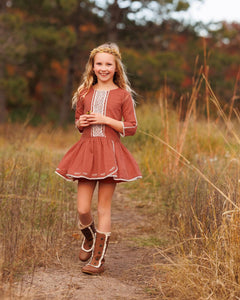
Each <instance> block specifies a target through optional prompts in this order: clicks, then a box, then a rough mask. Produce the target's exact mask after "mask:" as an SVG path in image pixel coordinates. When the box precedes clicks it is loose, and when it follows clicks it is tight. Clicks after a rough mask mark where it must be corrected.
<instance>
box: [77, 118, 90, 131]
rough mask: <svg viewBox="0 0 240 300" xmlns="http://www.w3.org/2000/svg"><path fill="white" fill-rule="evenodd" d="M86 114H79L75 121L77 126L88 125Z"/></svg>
mask: <svg viewBox="0 0 240 300" xmlns="http://www.w3.org/2000/svg"><path fill="white" fill-rule="evenodd" d="M89 125H90V124H89V122H88V115H81V116H80V118H79V119H78V121H77V122H76V126H77V127H78V128H79V127H87V126H89Z"/></svg>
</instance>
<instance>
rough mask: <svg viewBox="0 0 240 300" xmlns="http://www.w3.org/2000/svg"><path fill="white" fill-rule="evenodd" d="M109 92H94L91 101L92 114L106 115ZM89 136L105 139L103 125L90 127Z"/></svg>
mask: <svg viewBox="0 0 240 300" xmlns="http://www.w3.org/2000/svg"><path fill="white" fill-rule="evenodd" d="M108 95H109V91H100V90H95V91H94V94H93V99H92V105H91V110H92V112H94V113H98V114H101V115H104V116H105V115H106V108H107V100H108ZM91 135H92V136H93V137H97V136H100V137H105V125H92V129H91Z"/></svg>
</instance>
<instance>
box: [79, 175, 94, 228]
mask: <svg viewBox="0 0 240 300" xmlns="http://www.w3.org/2000/svg"><path fill="white" fill-rule="evenodd" d="M95 186H96V181H95V180H84V181H79V182H78V193H77V210H78V214H79V220H80V222H81V224H82V225H89V224H90V223H91V222H92V214H91V204H92V196H93V192H94V189H95Z"/></svg>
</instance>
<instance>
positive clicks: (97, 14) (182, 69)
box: [0, 0, 240, 125]
mask: <svg viewBox="0 0 240 300" xmlns="http://www.w3.org/2000/svg"><path fill="white" fill-rule="evenodd" d="M193 1H200V0H192V1H190V0H184V1H180V0H179V1H178V0H161V1H160V0H159V1H152V0H144V1H143V0H141V1H134V0H129V1H125V0H112V1H109V0H105V2H104V1H103V0H102V1H97V0H96V1H93V0H82V1H80V0H34V1H30V0H28V1H26V0H11V1H10V0H0V121H1V122H5V121H7V120H13V121H21V120H24V119H25V118H26V117H30V118H31V119H32V122H35V123H38V122H41V121H47V122H49V121H50V122H51V121H52V122H54V123H59V124H61V125H64V124H65V123H67V122H68V121H69V120H71V118H72V113H71V110H70V107H71V103H70V102H71V97H72V93H73V91H74V90H75V89H76V88H77V86H78V84H79V82H80V78H81V75H82V72H83V70H84V66H85V63H86V61H87V58H88V55H89V52H90V51H91V50H92V48H94V47H96V46H97V45H99V44H101V43H104V42H106V41H114V42H117V43H118V44H119V46H120V49H121V52H122V56H123V62H124V63H125V65H126V66H127V73H128V76H129V79H130V81H131V83H132V86H133V88H134V89H135V90H136V91H137V93H138V95H140V96H141V98H140V99H141V101H144V100H149V99H151V101H154V99H156V98H157V95H158V93H159V91H160V90H161V89H162V88H163V87H164V86H166V85H167V86H168V87H169V88H170V89H171V90H172V91H173V93H174V101H175V102H177V101H178V99H179V98H180V96H181V95H183V94H184V93H189V90H190V89H191V87H192V84H193V77H194V73H195V72H196V70H195V69H196V68H200V66H201V65H204V64H205V67H206V64H207V66H208V78H209V80H210V82H211V85H212V87H213V89H214V91H215V92H216V94H217V95H219V96H220V98H221V101H223V102H224V103H225V104H226V105H227V104H228V103H229V102H231V101H232V97H233V94H234V95H235V97H237V90H236V89H237V88H236V87H237V83H236V80H237V79H238V74H239V63H240V57H239V55H238V42H239V37H240V25H239V24H227V23H222V24H221V26H219V28H218V29H217V30H216V29H214V30H211V26H209V27H208V26H206V25H203V24H200V23H199V24H194V25H189V24H184V23H183V22H181V21H179V19H176V17H175V18H173V17H172V15H173V14H172V13H173V12H174V13H175V14H174V16H176V12H179V13H180V12H181V11H182V10H186V9H188V8H189V6H190V5H191V3H192V2H193ZM200 28H201V29H203V28H204V29H205V30H206V31H207V32H208V34H207V37H206V38H205V39H204V41H203V38H201V37H199V29H200ZM204 45H206V46H205V47H204ZM234 86H235V90H234ZM141 101H140V102H141ZM236 105H237V104H236Z"/></svg>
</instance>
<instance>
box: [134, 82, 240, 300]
mask: <svg viewBox="0 0 240 300" xmlns="http://www.w3.org/2000/svg"><path fill="white" fill-rule="evenodd" d="M204 79H205V80H206V77H204ZM199 84H201V82H200V81H198V82H196V84H195V87H194V89H193V95H192V96H190V99H189V100H190V101H189V106H188V109H187V112H186V114H185V118H183V119H181V120H180V119H179V117H178V116H179V113H178V112H176V111H173V110H171V109H169V105H166V104H164V103H163V101H162V99H160V105H159V106H160V107H159V108H158V107H157V106H156V107H154V109H152V112H151V122H148V118H149V114H148V113H142V114H141V112H140V113H139V114H138V115H139V120H140V121H139V123H140V130H139V131H140V135H144V136H145V139H146V140H145V141H144V143H143V146H142V150H141V154H140V155H139V156H140V161H141V163H142V169H143V170H144V175H145V179H144V181H143V183H142V188H143V190H144V193H142V195H143V196H144V197H145V199H144V200H142V201H143V202H144V203H145V204H146V206H148V207H149V211H150V212H151V213H152V214H154V213H155V218H152V222H153V223H155V224H154V225H155V226H154V227H155V228H162V227H163V226H165V225H166V224H167V225H168V226H169V232H168V234H169V236H171V239H170V240H169V245H170V246H169V247H168V248H166V247H162V246H161V247H157V252H156V256H159V255H160V256H162V257H163V258H164V259H165V260H164V261H165V262H164V263H163V264H158V263H156V264H155V269H156V274H155V278H154V283H155V286H156V287H157V288H158V289H159V293H160V295H161V296H160V298H159V299H216V300H217V299H218V300H219V299H240V282H239V280H240V279H239V271H240V264H239V263H240V250H239V249H240V248H239V241H240V231H239V229H240V227H239V224H240V222H239V221H240V201H239V200H240V199H239V184H240V176H239V175H240V173H239V171H240V168H239V167H240V160H239V150H240V147H239V146H240V142H239V137H240V136H239V128H240V126H239V125H240V124H239V119H238V118H235V120H234V121H231V120H230V119H229V117H228V116H227V115H226V112H225V111H224V110H223V109H222V107H221V105H220V103H219V101H218V99H217V97H216V96H215V95H214V93H213V91H212V90H211V87H210V85H209V84H208V82H207V80H206V85H207V87H208V92H209V100H210V101H211V105H212V110H213V109H215V112H214V115H216V112H217V114H218V115H219V117H217V119H216V120H214V118H211V116H210V118H207V119H208V121H207V120H205V119H202V118H199V117H198V116H197V110H195V108H194V106H195V105H196V104H197V102H196V101H197V99H198V100H199V95H198V92H199ZM194 102H196V103H194ZM147 109H148V108H146V110H145V111H147ZM141 111H142V110H141ZM162 111H164V113H163V112H162ZM210 111H211V110H210ZM231 111H232V109H230V112H231ZM235 112H236V116H238V114H237V111H236V110H235ZM160 115H161V116H162V119H163V120H164V121H163V120H160V118H159V116H160ZM136 139H137V138H136ZM141 139H142V140H144V138H143V137H141ZM135 147H136V146H135ZM136 192H137V191H136ZM146 206H145V207H146ZM156 234H157V232H156Z"/></svg>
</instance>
